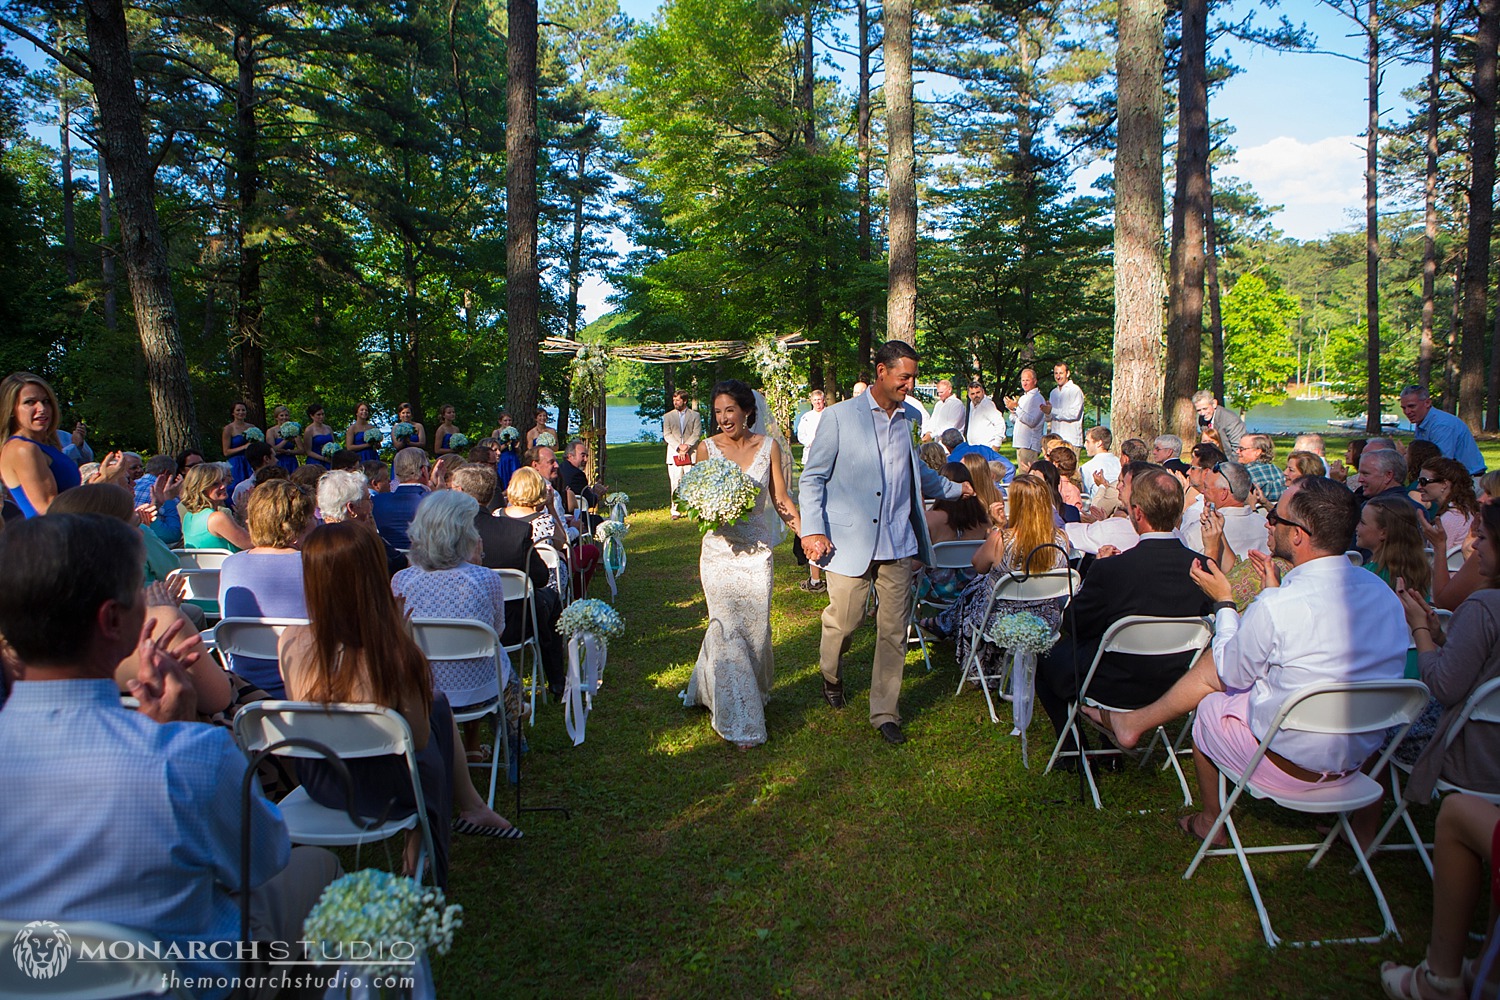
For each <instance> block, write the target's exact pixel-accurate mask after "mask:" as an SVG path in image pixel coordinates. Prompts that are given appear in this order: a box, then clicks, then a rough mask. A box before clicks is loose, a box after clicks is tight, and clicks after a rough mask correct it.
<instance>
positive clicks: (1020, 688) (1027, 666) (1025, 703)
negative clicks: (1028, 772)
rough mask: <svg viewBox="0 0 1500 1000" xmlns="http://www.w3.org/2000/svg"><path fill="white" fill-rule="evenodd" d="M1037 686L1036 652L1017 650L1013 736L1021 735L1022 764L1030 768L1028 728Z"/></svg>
mask: <svg viewBox="0 0 1500 1000" xmlns="http://www.w3.org/2000/svg"><path fill="white" fill-rule="evenodd" d="M1035 687H1036V654H1035V653H1033V652H1030V651H1029V650H1025V649H1017V650H1015V655H1014V659H1013V660H1012V661H1011V671H1010V693H1011V699H1010V710H1011V718H1012V720H1013V722H1014V728H1013V729H1011V731H1010V734H1011V735H1012V736H1019V737H1021V766H1022V767H1026V768H1029V767H1031V764H1030V763H1029V762H1028V761H1027V759H1026V729H1027V727H1028V726H1030V725H1031V704H1032V698H1033V696H1034V692H1035Z"/></svg>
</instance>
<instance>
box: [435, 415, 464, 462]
mask: <svg viewBox="0 0 1500 1000" xmlns="http://www.w3.org/2000/svg"><path fill="white" fill-rule="evenodd" d="M438 412H439V413H441V414H442V415H443V422H442V423H440V424H438V427H437V430H436V431H434V432H433V437H434V438H435V441H434V444H435V446H436V447H434V448H433V449H432V453H433V454H434V455H436V456H437V457H439V458H442V457H443V456H444V455H451V454H453V449H452V448H450V447H448V441H449V440H450V439H451V438H452V437H453V435H455V434H458V433H460V432H459V429H458V425H457V424H455V423H454V422H453V421H455V420H457V419H458V411H457V410H456V409H454V408H453V407H452V406H451V405H449V404H447V403H445V404H443V405H442V406H441V407H440V408H439V409H438Z"/></svg>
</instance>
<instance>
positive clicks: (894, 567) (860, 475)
mask: <svg viewBox="0 0 1500 1000" xmlns="http://www.w3.org/2000/svg"><path fill="white" fill-rule="evenodd" d="M916 381H917V352H916V351H914V350H912V348H911V345H910V344H907V343H905V342H904V341H900V340H889V341H886V343H885V344H884V346H882V347H881V348H880V350H878V351H876V352H875V381H874V382H872V383H870V387H869V391H868V392H865V393H862V394H861V395H858V396H855V397H853V398H852V399H847V400H845V401H844V402H842V403H839V404H838V405H837V406H831V407H829V408H828V409H826V410H824V411H823V419H822V420H821V422H819V424H818V434H817V437H815V438H814V439H813V443H812V447H810V448H808V449H807V451H806V453H805V454H804V455H803V470H802V478H801V480H800V486H801V494H802V529H803V531H804V532H805V534H803V536H802V548H803V550H804V551H805V552H806V553H807V557H808V558H809V559H811V560H812V561H813V562H817V563H822V564H823V565H824V566H825V567H826V568H827V571H828V574H827V579H828V608H827V610H825V611H824V612H823V639H822V644H821V649H820V653H821V655H820V659H821V666H822V670H823V697H824V699H825V700H826V701H827V702H828V704H829V705H831V706H833V707H834V708H843V707H844V704H845V698H844V674H843V658H844V653H845V652H846V651H847V650H848V649H849V640H850V637H851V636H852V635H853V634H854V630H855V629H856V628H858V627H859V624H860V622H861V621H863V620H864V616H865V599H866V597H867V596H868V594H869V592H870V587H871V586H872V585H873V586H874V588H875V593H876V595H877V596H878V597H879V599H880V608H879V612H878V613H877V615H876V630H877V636H876V642H875V665H874V668H873V670H872V671H871V674H870V724H871V725H872V726H874V727H875V728H877V729H878V730H880V735H882V736H884V737H885V739H886V742H888V743H905V742H906V735H905V734H904V733H903V732H902V731H901V713H900V711H899V710H898V707H897V704H896V702H897V700H898V699H899V698H900V695H901V671H902V668H903V667H904V666H905V664H906V627H907V623H906V617H907V609H908V606H909V605H910V603H911V587H912V564H911V559H912V557H913V556H916V557H918V558H920V559H922V560H923V561H924V562H925V561H929V560H930V558H931V554H932V543H931V541H930V540H929V539H928V537H927V519H926V517H924V516H923V511H922V498H923V497H924V496H927V497H932V498H934V499H937V498H941V497H946V498H948V499H956V498H957V497H959V496H969V495H972V493H973V487H972V486H970V485H969V484H968V483H964V484H962V485H960V484H958V483H954V482H950V481H949V480H946V479H944V478H942V477H941V476H939V475H938V474H937V473H936V472H933V471H932V470H931V469H930V468H928V467H927V465H926V464H925V463H923V462H922V461H921V460H920V459H918V457H917V451H916V448H915V447H914V446H913V440H914V436H913V429H914V428H915V427H920V425H921V414H920V413H919V412H918V411H917V408H916V407H915V406H912V405H911V404H910V403H908V402H906V394H907V393H908V392H910V391H911V389H912V386H913V385H914V384H915V383H916Z"/></svg>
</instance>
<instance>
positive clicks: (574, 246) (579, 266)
mask: <svg viewBox="0 0 1500 1000" xmlns="http://www.w3.org/2000/svg"><path fill="white" fill-rule="evenodd" d="M573 167H574V169H575V170H576V171H577V180H578V183H577V185H576V186H575V187H574V188H573V235H572V240H571V242H570V243H569V246H568V339H569V340H574V339H576V338H577V336H578V320H579V307H578V292H579V289H580V288H582V287H583V237H584V231H585V230H584V208H585V202H586V198H585V197H584V187H583V185H584V181H583V177H584V173H585V172H586V171H587V170H588V148H587V146H586V145H585V144H583V143H580V144H579V147H578V151H577V153H576V154H575V159H574V162H573ZM572 410H573V378H572V374H571V372H570V373H569V374H568V375H567V376H566V377H565V378H564V379H563V391H562V398H560V399H559V400H558V401H557V433H558V435H559V436H560V437H562V438H563V439H564V440H566V439H567V436H568V422H569V421H570V420H571V419H572V417H573V412H572ZM589 458H590V461H592V460H593V456H592V455H590V456H589Z"/></svg>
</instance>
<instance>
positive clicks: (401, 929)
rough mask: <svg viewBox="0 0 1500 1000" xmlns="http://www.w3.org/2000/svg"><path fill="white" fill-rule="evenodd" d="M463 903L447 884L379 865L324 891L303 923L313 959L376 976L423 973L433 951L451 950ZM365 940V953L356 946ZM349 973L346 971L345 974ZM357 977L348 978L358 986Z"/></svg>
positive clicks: (414, 975)
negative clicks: (448, 894) (451, 900)
mask: <svg viewBox="0 0 1500 1000" xmlns="http://www.w3.org/2000/svg"><path fill="white" fill-rule="evenodd" d="M462 926H463V907H462V906H458V905H456V904H455V905H451V906H450V905H448V901H447V899H446V898H445V897H444V895H443V891H442V890H441V889H438V888H436V887H435V886H423V885H421V884H420V883H418V882H417V881H416V880H415V879H410V878H406V877H405V876H401V875H393V874H391V873H390V872H384V871H380V870H378V869H374V868H366V869H363V870H361V871H357V872H351V873H350V874H348V875H345V876H343V877H342V878H339V879H336V880H335V881H334V882H333V883H331V884H330V885H329V886H328V888H326V889H324V890H323V895H322V897H321V898H320V899H319V900H318V904H317V905H316V906H314V907H313V909H312V912H311V913H309V914H308V915H307V919H306V920H305V921H303V924H302V937H303V940H304V941H306V942H308V944H307V947H308V948H309V951H310V952H311V955H310V957H311V958H312V960H313V961H315V962H319V963H326V964H337V965H340V966H343V968H344V970H345V971H346V972H356V973H364V974H365V976H367V977H368V978H370V979H372V980H373V979H375V978H376V977H392V976H394V977H412V978H413V979H415V978H416V977H417V975H418V969H417V967H418V965H420V964H422V962H423V960H424V958H425V956H426V954H427V952H428V951H436V952H437V953H438V954H439V955H446V954H448V949H449V948H451V947H452V946H453V935H454V932H456V931H457V930H458V929H459V928H460V927H462ZM355 943H359V955H355V954H354V948H353V945H354V944H355ZM340 978H341V979H342V978H343V977H342V976H341V977H340ZM353 984H354V980H353V979H352V978H351V979H349V980H347V981H346V984H345V985H346V988H347V986H352V985H353Z"/></svg>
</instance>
